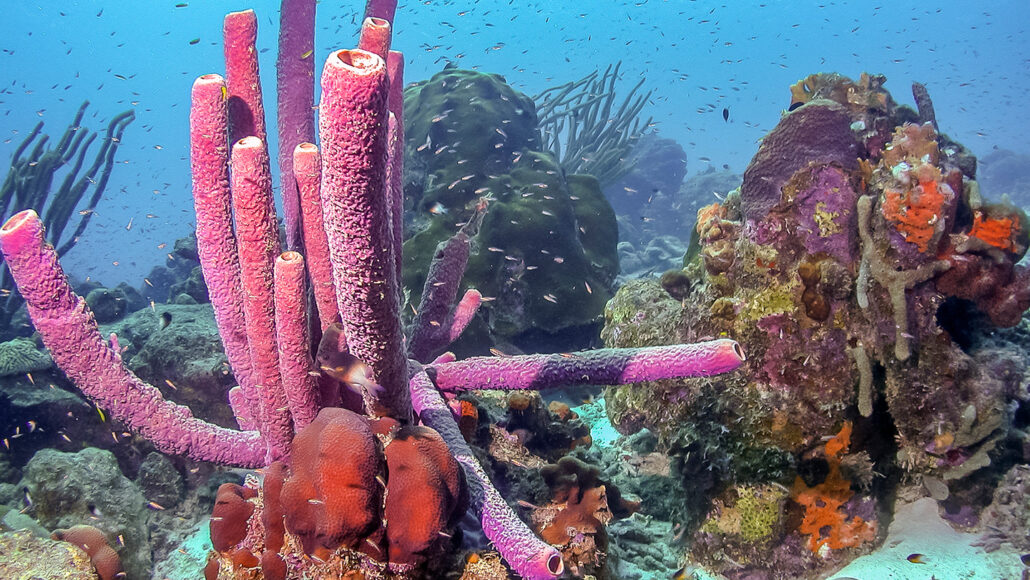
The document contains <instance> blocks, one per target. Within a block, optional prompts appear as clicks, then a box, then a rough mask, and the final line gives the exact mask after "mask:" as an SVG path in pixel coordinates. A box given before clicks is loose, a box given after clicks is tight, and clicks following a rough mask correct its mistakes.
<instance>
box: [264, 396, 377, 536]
mask: <svg viewBox="0 0 1030 580" xmlns="http://www.w3.org/2000/svg"><path fill="white" fill-rule="evenodd" d="M384 467H385V465H384V462H383V456H382V451H381V450H380V446H379V442H378V440H377V439H376V438H375V437H374V436H373V435H372V432H371V430H370V429H369V426H368V423H367V422H366V421H365V419H363V418H362V417H360V416H359V415H356V414H355V413H352V412H350V411H347V410H344V409H335V408H327V409H323V410H322V411H321V412H320V413H319V414H318V416H317V417H316V418H315V420H314V421H312V423H311V425H310V426H309V427H307V428H306V429H303V430H301V431H300V433H298V434H297V436H296V437H295V438H294V440H293V458H292V469H291V471H292V473H291V477H290V478H289V479H288V480H287V481H286V482H285V483H284V484H283V489H282V495H281V502H282V504H283V505H284V506H286V528H287V529H288V530H290V532H292V533H294V534H296V535H297V536H298V537H299V538H300V539H301V541H302V542H303V544H304V550H305V551H306V552H307V553H308V554H316V553H319V552H321V551H322V550H323V549H325V550H333V549H335V548H336V547H338V546H346V547H349V548H354V547H356V546H357V545H358V544H359V543H360V542H361V541H362V540H363V539H364V538H365V537H366V536H368V535H369V534H370V533H371V532H372V531H373V530H375V529H376V528H377V527H379V525H380V514H381V511H380V510H381V509H382V504H383V500H382V494H383V488H382V486H380V485H379V484H378V483H377V482H376V476H382V475H383V474H384Z"/></svg>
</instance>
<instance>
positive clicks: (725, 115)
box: [722, 109, 730, 123]
mask: <svg viewBox="0 0 1030 580" xmlns="http://www.w3.org/2000/svg"><path fill="white" fill-rule="evenodd" d="M722 120H723V121H726V122H727V123H729V122H730V110H729V109H723V110H722Z"/></svg>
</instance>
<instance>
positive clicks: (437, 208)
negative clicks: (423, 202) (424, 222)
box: [429, 202, 447, 215]
mask: <svg viewBox="0 0 1030 580" xmlns="http://www.w3.org/2000/svg"><path fill="white" fill-rule="evenodd" d="M429 213H431V214H433V215H444V214H446V213H447V208H446V207H444V205H443V204H442V203H440V202H436V203H434V204H433V207H431V208H429Z"/></svg>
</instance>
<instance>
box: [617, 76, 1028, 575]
mask: <svg viewBox="0 0 1030 580" xmlns="http://www.w3.org/2000/svg"><path fill="white" fill-rule="evenodd" d="M884 80H885V79H883V77H878V76H870V75H862V77H861V78H860V79H859V80H858V81H856V82H853V81H851V80H849V79H847V78H845V77H842V76H840V75H824V74H820V75H813V76H812V77H809V78H807V79H805V80H803V81H801V82H799V83H798V85H795V86H794V87H793V88H792V91H791V92H792V96H793V100H792V104H791V107H790V111H789V112H787V113H785V115H784V117H783V118H782V119H781V121H780V123H779V125H777V127H776V128H775V129H773V130H772V131H771V132H770V133H769V135H767V136H766V138H765V139H763V141H762V145H761V147H760V148H759V150H758V152H757V154H756V155H755V157H754V159H753V160H752V162H751V164H750V165H749V167H748V168H747V170H746V171H745V173H744V181H743V183H742V185H741V186H740V188H739V189H738V190H735V191H734V192H732V193H731V194H730V195H729V196H727V198H726V199H725V200H724V201H722V202H720V203H717V204H712V205H710V206H708V207H705V208H702V209H701V210H699V211H698V216H697V225H696V231H697V237H696V239H695V240H694V242H693V243H692V245H691V248H690V249H689V250H688V252H687V255H686V257H685V259H684V268H683V269H682V271H676V272H670V273H669V274H667V275H666V276H664V277H663V280H662V281H661V282H659V281H639V282H633V283H629V284H627V285H625V286H624V287H623V288H621V289H620V291H619V292H618V294H617V295H616V297H615V298H614V299H613V300H612V301H611V302H610V303H609V305H608V307H607V308H606V312H605V316H606V327H605V329H604V331H603V334H602V336H603V337H604V339H605V341H606V343H607V344H608V345H609V346H636V345H643V344H662V343H664V342H680V341H684V342H689V341H692V340H699V339H704V338H706V337H719V336H729V337H733V338H736V339H737V340H740V341H741V343H742V344H746V345H748V349H749V351H748V352H749V355H751V354H752V353H754V354H753V356H750V357H749V359H748V361H747V363H745V364H746V366H747V368H748V369H749V373H748V374H746V375H745V376H740V375H734V376H730V377H726V378H720V379H717V380H716V381H714V383H713V382H710V381H705V382H706V383H708V384H709V385H710V386H709V387H707V388H705V387H700V388H699V387H698V386H697V385H694V384H691V383H689V382H688V383H682V382H669V383H659V384H657V385H655V386H654V388H651V389H647V390H629V389H623V388H615V389H610V390H609V392H608V394H607V395H606V399H607V401H608V408H609V416H610V417H611V419H612V421H613V422H614V423H615V425H616V426H617V427H618V428H619V429H620V430H621V431H623V432H624V433H630V432H635V431H637V430H639V429H641V428H645V427H646V428H649V429H651V430H652V431H654V432H655V433H656V434H657V435H658V436H659V437H660V439H661V440H662V441H663V445H664V446H665V448H667V449H669V453H670V454H671V455H672V457H673V459H674V461H673V468H674V473H676V472H678V473H680V474H682V476H683V477H686V478H690V477H697V478H700V479H698V481H700V482H702V483H703V485H701V489H702V490H703V493H702V494H700V495H699V496H695V497H700V499H699V500H698V502H697V503H696V504H693V503H692V504H691V505H690V506H687V508H686V509H685V511H684V515H685V517H687V518H688V519H687V521H686V525H687V526H688V527H689V528H692V529H694V530H696V531H694V532H693V533H694V534H695V535H694V539H695V544H694V546H695V548H694V555H695V556H696V557H698V558H700V560H701V561H703V562H705V563H706V564H707V565H709V566H712V567H713V568H715V569H716V570H717V571H719V572H721V573H723V574H726V575H728V576H730V577H733V578H744V577H747V574H748V573H749V570H755V569H756V568H758V567H761V568H764V569H768V568H773V569H775V570H776V572H774V573H773V576H772V577H774V578H788V577H790V578H796V577H811V576H817V575H818V574H819V573H820V571H825V570H827V569H829V568H831V567H833V566H836V565H840V564H841V563H843V562H846V561H847V560H849V559H850V558H853V557H855V556H856V555H858V554H860V553H861V552H862V551H864V550H868V549H869V548H870V547H871V545H872V543H871V542H870V541H869V540H872V539H874V535H875V534H874V530H876V529H878V527H879V522H880V519H879V518H880V515H879V514H880V513H881V512H882V511H883V510H885V509H887V506H888V505H889V502H890V501H891V498H892V497H893V496H892V495H891V493H890V491H889V490H890V489H892V488H893V487H892V486H897V485H899V484H900V485H908V484H912V483H918V482H920V481H922V480H924V479H926V480H928V481H933V482H940V484H939V485H938V486H937V487H942V486H944V489H945V491H944V492H943V493H942V492H940V490H938V493H937V495H939V496H947V492H946V489H947V487H949V486H950V487H953V488H955V489H958V488H960V487H962V486H964V485H968V484H967V483H961V482H963V481H964V480H965V479H966V478H968V477H970V476H971V475H973V474H975V473H976V472H977V471H978V470H982V469H983V468H985V467H988V466H990V465H992V464H993V463H995V462H998V461H999V460H1000V457H1001V456H1003V455H1004V454H1011V451H1009V450H1010V449H1012V448H1013V447H1017V448H1018V446H1019V445H1018V444H1017V445H1011V446H1010V445H1007V444H1003V442H1004V441H1006V440H1015V441H1017V442H1018V441H1022V440H1024V439H1025V436H1024V435H1022V434H1021V432H1020V431H1018V430H1015V429H1013V428H1012V420H1013V416H1014V413H1015V411H1016V409H1017V408H1019V406H1020V405H1022V404H1024V403H1025V401H1026V399H1027V394H1026V393H1025V392H1024V391H1025V388H1024V387H1022V386H1021V380H1022V379H1021V378H1020V377H1022V376H1023V373H1024V372H1025V370H1026V368H1025V367H1026V365H1025V362H1023V357H1022V356H1020V355H1019V354H1017V353H1018V350H1017V349H1016V348H1015V347H1014V346H1012V345H1008V346H1006V345H1005V343H1004V341H1001V342H1000V343H999V342H998V341H999V340H1000V339H997V338H995V339H993V342H988V341H986V339H985V337H987V336H989V335H990V333H991V332H992V331H993V330H994V329H996V328H998V327H1005V326H1012V325H1015V324H1017V323H1018V322H1019V321H1020V318H1021V316H1022V314H1023V313H1024V312H1025V311H1026V309H1027V307H1028V306H1030V277H1028V272H1027V270H1026V269H1025V268H1024V267H1023V266H1018V265H1016V263H1017V262H1018V261H1019V259H1020V258H1021V257H1022V256H1023V253H1024V252H1025V251H1026V247H1027V227H1026V226H1027V222H1026V217H1025V215H1023V213H1022V212H1021V211H1020V210H1018V209H1016V208H1013V207H1012V206H1010V205H1006V204H989V203H986V202H985V201H984V200H983V199H982V198H981V197H980V195H979V191H978V188H977V185H976V182H975V181H974V179H975V167H976V162H975V159H974V158H972V156H971V155H969V154H968V152H966V151H965V150H964V149H963V148H962V147H961V146H960V145H958V144H955V143H954V142H952V141H950V140H949V139H948V138H947V137H945V136H943V135H941V134H939V133H938V132H937V131H936V130H935V129H934V128H933V126H932V125H931V124H929V123H927V124H923V125H919V124H915V123H913V121H916V119H917V116H916V114H915V113H914V111H912V110H911V109H908V108H907V107H903V106H898V105H896V104H895V103H894V101H893V99H892V98H891V97H890V95H889V94H888V93H887V92H886V90H885V89H884V88H883V82H884ZM663 295H664V297H663ZM941 393H947V396H941ZM848 421H852V422H853V423H848ZM850 424H853V428H852V427H847V425H850ZM831 434H839V435H838V436H837V438H836V439H832V440H831V442H832V441H838V442H840V445H839V446H838V448H837V449H836V450H831V449H829V448H828V447H826V446H825V445H826V444H825V439H824V438H825V437H827V436H829V435H831ZM848 443H850V453H848V454H846V455H844V454H843V453H844V449H845V448H847V447H848ZM1002 463H1004V461H1002ZM875 473H879V474H888V473H890V474H897V475H895V476H893V477H892V478H891V479H890V480H885V479H882V478H879V477H876V476H875V475H874V474H875ZM797 477H801V482H800V483H799V484H797V485H796V486H795V488H794V491H793V493H791V494H790V497H789V498H788V497H786V496H785V495H784V494H783V493H782V490H781V491H780V492H779V493H773V494H772V495H769V493H771V490H772V489H773V488H771V487H769V486H773V487H775V486H782V488H783V489H788V488H787V486H789V485H790V484H791V482H792V481H793V480H794V479H795V478H797ZM758 489H762V490H765V491H763V495H764V496H766V497H768V498H770V501H772V503H774V504H776V513H777V514H779V515H778V516H777V518H776V521H775V522H774V523H773V524H772V525H770V526H765V525H763V526H761V529H762V530H764V531H765V532H763V533H758V532H757V531H754V530H752V532H751V533H750V536H751V538H750V539H744V538H743V537H742V536H740V535H737V536H733V537H732V541H729V540H728V539H726V537H723V536H722V535H720V536H718V538H719V539H718V540H717V541H716V540H715V539H714V538H716V536H712V535H711V534H712V532H713V531H717V532H719V534H723V533H724V532H723V531H721V530H724V529H729V530H733V529H735V528H734V526H733V525H731V523H732V522H731V520H729V519H727V517H728V516H726V515H719V514H726V511H727V509H729V508H732V507H733V506H736V505H738V503H739V502H740V501H742V500H741V498H744V500H743V501H744V502H745V503H744V505H746V506H750V507H749V508H748V509H752V510H758V511H761V510H766V509H769V510H771V509H772V504H764V503H763V504H758V503H756V502H753V501H752V500H751V499H747V498H754V497H755V493H756V491H755V490H758ZM777 489H779V488H777ZM767 492H768V493H767ZM774 496H776V499H775V500H772V499H771V498H773V497H774ZM827 498H829V499H831V500H832V501H827ZM713 502H714V503H713ZM749 502H750V503H749ZM691 506H692V507H691ZM761 506H766V507H761ZM815 506H818V508H817V507H815ZM713 509H714V510H716V511H715V512H714V515H711V514H713V512H712V510H713ZM971 509H978V508H977V507H976V506H971ZM705 513H709V514H710V515H709V519H708V520H707V522H706V523H704V522H705V520H701V519H699V518H700V517H701V516H703V515H704V514H705ZM761 513H766V514H769V513H772V512H769V511H764V512H761ZM751 515H752V516H753V517H757V516H758V514H757V513H752V514H751ZM763 521H764V520H763ZM827 525H829V526H830V527H829V528H827V527H826V526H827ZM769 530H771V531H769ZM827 530H829V532H830V535H824V534H826V533H827ZM834 534H838V535H834ZM699 539H702V540H704V541H701V542H697V540H699ZM859 540H861V541H859ZM734 554H736V557H737V558H739V559H740V561H738V562H737V564H739V566H738V565H733V564H728V563H726V562H724V561H722V560H720V558H722V557H723V556H727V557H729V558H730V559H731V560H732V559H733V558H734Z"/></svg>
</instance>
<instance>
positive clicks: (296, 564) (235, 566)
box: [205, 408, 468, 580]
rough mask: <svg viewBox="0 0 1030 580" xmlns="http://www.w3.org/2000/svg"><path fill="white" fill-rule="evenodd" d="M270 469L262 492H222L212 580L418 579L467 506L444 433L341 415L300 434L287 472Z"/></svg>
mask: <svg viewBox="0 0 1030 580" xmlns="http://www.w3.org/2000/svg"><path fill="white" fill-rule="evenodd" d="M263 472H264V481H263V483H262V484H261V489H260V490H257V489H252V488H251V486H254V487H255V488H256V486H257V479H256V478H255V479H253V481H250V482H248V484H247V487H240V486H238V485H232V484H226V485H223V486H222V487H221V488H219V494H218V499H217V501H216V505H215V512H214V517H212V522H211V535H212V543H213V544H214V547H215V549H216V550H217V551H218V553H217V555H216V556H215V558H214V559H213V560H212V561H211V562H210V563H209V565H208V567H207V569H206V570H205V574H206V576H207V578H209V579H213V578H216V577H232V578H254V577H256V576H255V574H258V573H260V577H261V578H264V579H265V580H280V579H282V580H285V579H286V578H287V577H288V573H292V572H294V571H298V572H303V573H304V574H306V576H305V577H310V578H326V577H333V578H351V577H354V578H364V577H370V578H371V577H375V578H378V577H383V576H381V574H382V573H384V572H385V571H387V569H388V572H389V575H388V577H390V578H409V577H421V576H417V574H418V573H419V572H420V570H419V567H420V566H421V565H422V564H423V563H424V562H426V560H427V557H429V556H430V555H431V554H433V553H434V550H436V549H438V548H439V547H440V546H442V545H443V544H444V543H445V540H446V538H449V537H450V534H449V533H448V532H449V530H450V529H451V528H452V527H453V526H454V524H455V523H456V522H457V520H458V519H460V518H461V516H462V515H463V514H464V513H465V509H466V507H467V505H468V491H467V488H466V485H465V475H464V471H463V470H462V468H461V465H460V464H459V463H458V461H457V460H456V459H455V458H454V457H453V456H452V455H451V453H450V452H449V450H448V448H447V445H446V444H445V443H444V441H443V439H442V438H441V437H440V434H439V433H437V432H436V431H434V430H432V429H430V428H428V427H414V426H401V425H400V424H399V423H398V422H397V421H395V420H393V419H389V418H384V419H377V420H369V419H367V418H365V417H363V416H361V415H358V414H356V413H353V412H351V411H348V410H345V409H340V408H325V409H323V410H322V411H320V412H319V414H318V416H317V417H316V418H315V419H314V421H312V422H311V423H310V424H309V425H307V426H306V427H304V428H303V429H301V430H300V431H299V432H298V433H297V435H296V437H294V439H293V443H292V450H291V454H290V465H289V466H287V465H285V464H284V463H283V462H280V461H277V462H275V463H273V464H272V465H270V466H268V467H267V468H265V469H264V470H263ZM388 473H389V476H388V475H387V474H388ZM259 493H260V497H258V494H259ZM259 568H260V572H258V569H259ZM371 571H374V572H375V573H374V574H372V575H371V576H369V574H370V573H371ZM349 574H350V575H349ZM220 575H221V576H220ZM290 577H292V576H290Z"/></svg>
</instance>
